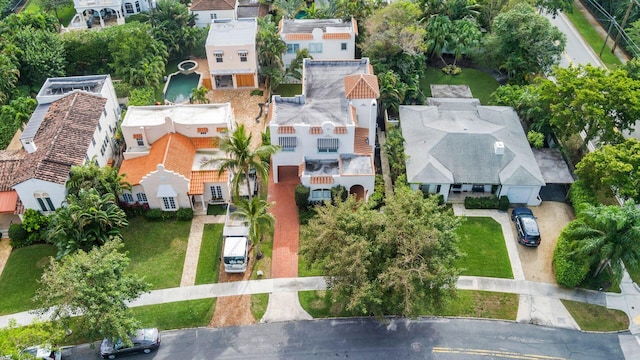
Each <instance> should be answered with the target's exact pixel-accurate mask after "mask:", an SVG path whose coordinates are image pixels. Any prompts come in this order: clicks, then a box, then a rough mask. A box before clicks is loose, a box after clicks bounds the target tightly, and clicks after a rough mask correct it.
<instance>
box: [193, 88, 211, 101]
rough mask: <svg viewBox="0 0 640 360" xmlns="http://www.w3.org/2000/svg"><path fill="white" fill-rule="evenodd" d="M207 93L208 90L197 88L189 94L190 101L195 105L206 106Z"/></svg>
mask: <svg viewBox="0 0 640 360" xmlns="http://www.w3.org/2000/svg"><path fill="white" fill-rule="evenodd" d="M208 93H209V89H207V88H206V87H204V86H200V87H199V88H196V89H193V91H192V92H191V100H192V101H193V102H194V103H196V104H208V103H209V98H208V97H207V94H208Z"/></svg>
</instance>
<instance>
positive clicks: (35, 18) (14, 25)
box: [0, 12, 58, 36]
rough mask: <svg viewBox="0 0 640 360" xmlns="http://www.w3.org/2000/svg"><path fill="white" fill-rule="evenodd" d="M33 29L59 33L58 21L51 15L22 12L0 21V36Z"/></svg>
mask: <svg viewBox="0 0 640 360" xmlns="http://www.w3.org/2000/svg"><path fill="white" fill-rule="evenodd" d="M29 27H31V28H33V29H36V30H46V31H48V32H52V33H57V32H58V20H57V19H56V18H55V17H54V16H53V15H50V14H47V13H44V12H21V13H19V14H11V15H9V16H7V17H6V18H4V19H2V21H0V36H3V35H11V34H13V33H15V32H16V31H17V30H21V29H26V28H29Z"/></svg>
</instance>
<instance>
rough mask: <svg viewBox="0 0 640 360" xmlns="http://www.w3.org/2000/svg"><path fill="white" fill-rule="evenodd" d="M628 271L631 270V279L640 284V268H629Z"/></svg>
mask: <svg viewBox="0 0 640 360" xmlns="http://www.w3.org/2000/svg"><path fill="white" fill-rule="evenodd" d="M627 272H629V276H631V280H633V282H634V283H636V284H640V268H639V269H638V271H630V270H629V269H627Z"/></svg>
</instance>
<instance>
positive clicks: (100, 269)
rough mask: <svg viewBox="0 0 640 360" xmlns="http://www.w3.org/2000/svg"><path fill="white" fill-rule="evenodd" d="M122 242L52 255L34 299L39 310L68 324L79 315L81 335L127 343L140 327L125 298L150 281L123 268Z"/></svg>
mask: <svg viewBox="0 0 640 360" xmlns="http://www.w3.org/2000/svg"><path fill="white" fill-rule="evenodd" d="M123 246H124V245H123V244H122V241H120V240H119V239H114V240H112V241H108V242H107V243H105V245H104V246H102V247H95V248H93V249H92V250H91V251H89V252H85V251H83V250H80V251H78V252H77V253H75V254H73V255H71V256H67V257H65V258H63V259H62V260H61V261H55V260H53V259H52V260H51V262H50V264H49V266H48V267H47V268H46V269H45V271H44V273H43V274H42V278H41V279H40V288H39V289H38V290H37V292H36V295H35V297H34V301H36V303H38V304H39V306H40V309H39V311H38V312H39V313H40V314H45V313H49V312H50V317H51V319H52V320H60V321H61V322H62V323H63V324H67V325H68V324H69V320H70V318H71V317H72V316H76V315H78V314H82V315H83V316H82V317H80V323H79V324H78V328H80V329H82V332H83V335H85V337H86V338H88V339H96V338H103V337H105V338H109V339H111V340H113V341H115V340H116V339H123V340H124V341H127V340H128V339H129V336H128V334H130V333H132V332H133V331H134V330H135V329H137V328H139V327H140V323H139V322H138V321H137V320H136V319H135V318H134V317H133V315H132V313H131V310H130V309H129V308H128V307H127V302H129V301H132V300H135V299H137V298H138V297H139V296H140V295H141V294H143V293H145V292H147V291H148V289H149V284H147V283H146V282H145V281H144V280H143V279H141V278H138V277H136V276H134V275H132V274H130V273H128V272H127V266H128V265H129V259H128V258H127V255H126V254H124V253H122V252H121V250H122V248H123ZM129 341H130V340H129Z"/></svg>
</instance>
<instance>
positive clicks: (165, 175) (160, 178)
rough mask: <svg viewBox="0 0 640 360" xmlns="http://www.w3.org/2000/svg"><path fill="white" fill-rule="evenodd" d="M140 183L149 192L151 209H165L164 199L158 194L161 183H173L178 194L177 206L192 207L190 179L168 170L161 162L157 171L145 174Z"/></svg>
mask: <svg viewBox="0 0 640 360" xmlns="http://www.w3.org/2000/svg"><path fill="white" fill-rule="evenodd" d="M140 185H141V186H142V187H143V188H144V192H145V193H146V194H147V200H148V201H149V208H151V209H163V207H162V199H161V198H159V197H157V196H156V195H157V194H158V188H159V187H160V185H171V187H172V188H173V190H175V192H176V194H177V196H176V197H175V201H176V206H177V208H191V199H190V198H189V195H188V192H189V180H188V179H187V178H185V177H184V176H182V175H180V174H177V173H175V172H173V171H170V170H166V169H165V168H164V166H163V165H161V164H159V165H158V168H157V170H156V171H153V172H151V173H149V174H147V175H145V176H144V177H143V178H142V180H140ZM163 210H164V209H163ZM176 210H177V209H176Z"/></svg>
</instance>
